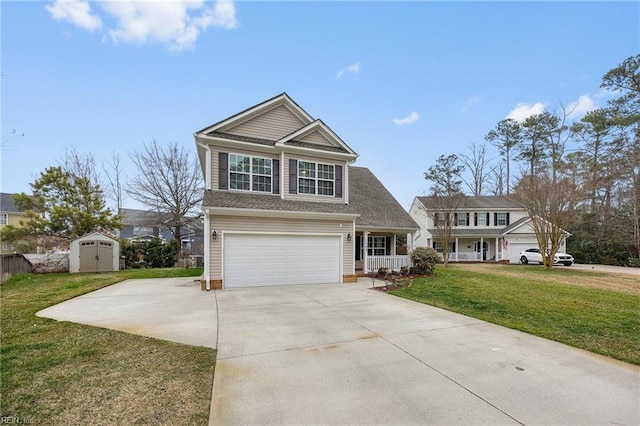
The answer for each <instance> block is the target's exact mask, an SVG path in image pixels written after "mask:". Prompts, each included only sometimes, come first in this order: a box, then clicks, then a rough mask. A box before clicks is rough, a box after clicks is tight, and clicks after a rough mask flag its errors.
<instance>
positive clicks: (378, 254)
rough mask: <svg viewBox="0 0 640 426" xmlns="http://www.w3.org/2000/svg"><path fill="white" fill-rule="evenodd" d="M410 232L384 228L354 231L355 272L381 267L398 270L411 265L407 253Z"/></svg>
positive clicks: (410, 241) (375, 269) (411, 239)
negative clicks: (385, 229)
mask: <svg viewBox="0 0 640 426" xmlns="http://www.w3.org/2000/svg"><path fill="white" fill-rule="evenodd" d="M412 235H413V234H412V233H409V232H407V231H406V230H404V232H402V231H400V232H398V231H395V232H394V231H384V230H377V231H376V230H362V231H356V244H355V266H356V273H360V274H367V273H371V272H377V271H378V270H379V269H381V268H385V269H387V270H389V271H399V270H400V269H402V268H403V267H407V268H409V267H411V258H410V256H409V253H410V252H411V250H412V247H410V244H411V243H412V241H413V238H412Z"/></svg>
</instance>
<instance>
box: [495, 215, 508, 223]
mask: <svg viewBox="0 0 640 426" xmlns="http://www.w3.org/2000/svg"><path fill="white" fill-rule="evenodd" d="M497 217H498V223H496V225H497V226H507V214H506V213H505V212H500V213H498V216H497Z"/></svg>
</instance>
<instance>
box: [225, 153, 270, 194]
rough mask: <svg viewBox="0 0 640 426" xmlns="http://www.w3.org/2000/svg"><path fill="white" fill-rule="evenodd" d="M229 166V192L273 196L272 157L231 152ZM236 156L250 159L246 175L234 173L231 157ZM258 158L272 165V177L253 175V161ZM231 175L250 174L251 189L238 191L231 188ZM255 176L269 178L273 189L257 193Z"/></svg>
mask: <svg viewBox="0 0 640 426" xmlns="http://www.w3.org/2000/svg"><path fill="white" fill-rule="evenodd" d="M228 155H229V157H228V158H229V160H228V162H229V164H228V165H227V179H228V187H229V189H228V191H238V192H243V193H247V192H252V193H256V194H273V158H270V157H260V156H258V155H251V154H238V153H237V152H229V153H228ZM232 155H235V156H236V157H248V158H249V172H248V173H245V172H232V171H231V156H232ZM255 158H257V159H260V160H269V162H270V163H271V165H270V166H269V168H270V169H271V175H263V174H260V173H255V174H254V173H253V160H254V159H255ZM231 173H239V174H248V175H249V189H238V188H231ZM254 176H262V177H269V178H270V179H271V184H270V186H271V189H270V190H268V191H257V190H254V189H253V177H254Z"/></svg>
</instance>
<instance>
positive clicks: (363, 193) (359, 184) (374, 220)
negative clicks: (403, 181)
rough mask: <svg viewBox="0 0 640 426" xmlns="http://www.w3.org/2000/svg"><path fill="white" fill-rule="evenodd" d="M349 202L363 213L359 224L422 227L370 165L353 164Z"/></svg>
mask: <svg viewBox="0 0 640 426" xmlns="http://www.w3.org/2000/svg"><path fill="white" fill-rule="evenodd" d="M349 202H350V203H351V205H352V206H353V207H354V208H355V209H356V211H357V212H358V213H360V217H358V218H357V219H356V226H361V227H369V228H380V229H406V230H416V229H420V226H419V225H418V224H417V223H416V221H415V220H413V218H412V217H411V216H410V215H409V213H407V211H406V210H405V209H404V208H403V207H402V206H401V205H400V203H398V201H397V200H396V199H395V198H394V197H393V195H391V193H390V192H389V191H388V190H387V188H385V186H384V185H383V184H382V183H381V182H380V181H379V180H378V178H377V177H376V176H375V175H374V174H373V173H372V172H371V170H369V169H368V168H366V167H355V166H350V167H349Z"/></svg>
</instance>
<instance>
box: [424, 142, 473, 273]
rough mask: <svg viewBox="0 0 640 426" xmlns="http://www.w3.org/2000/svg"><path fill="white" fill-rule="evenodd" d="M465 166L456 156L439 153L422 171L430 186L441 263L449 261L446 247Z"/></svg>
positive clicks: (459, 201) (462, 197)
mask: <svg viewBox="0 0 640 426" xmlns="http://www.w3.org/2000/svg"><path fill="white" fill-rule="evenodd" d="M463 172H464V165H463V164H461V162H460V159H459V158H458V156H457V155H455V154H451V155H441V156H440V157H438V160H437V161H436V164H434V165H432V166H430V167H429V168H428V169H427V171H426V172H425V173H424V177H425V179H426V180H428V181H431V182H432V183H433V185H432V186H431V188H430V194H429V207H430V214H431V218H432V219H433V223H434V228H435V233H436V235H434V237H436V238H438V240H439V241H440V245H441V246H442V261H443V263H444V266H447V264H448V262H449V247H450V244H451V236H452V233H453V226H454V220H455V213H456V212H457V211H458V210H459V209H460V207H461V206H462V203H463V202H464V200H465V198H466V195H464V192H463V191H462V178H461V175H462V173H463Z"/></svg>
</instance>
